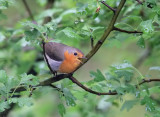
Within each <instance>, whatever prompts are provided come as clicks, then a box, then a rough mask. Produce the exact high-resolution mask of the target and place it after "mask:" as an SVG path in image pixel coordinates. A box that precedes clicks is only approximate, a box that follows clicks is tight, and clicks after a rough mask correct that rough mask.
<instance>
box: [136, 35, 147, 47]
mask: <svg viewBox="0 0 160 117" xmlns="http://www.w3.org/2000/svg"><path fill="white" fill-rule="evenodd" d="M137 45H138V46H139V47H140V48H145V41H144V39H143V38H142V37H141V38H140V39H139V40H138V41H137Z"/></svg>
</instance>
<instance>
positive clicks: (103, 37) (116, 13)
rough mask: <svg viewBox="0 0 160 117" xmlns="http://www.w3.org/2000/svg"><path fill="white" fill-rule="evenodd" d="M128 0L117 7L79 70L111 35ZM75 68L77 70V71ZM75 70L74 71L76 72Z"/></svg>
mask: <svg viewBox="0 0 160 117" xmlns="http://www.w3.org/2000/svg"><path fill="white" fill-rule="evenodd" d="M125 2H126V0H121V1H120V4H119V6H118V7H117V10H116V12H115V14H114V15H113V17H112V20H111V21H110V23H109V25H108V28H107V29H106V30H105V32H104V34H103V35H102V37H101V38H100V39H99V41H98V42H97V43H96V45H95V46H94V48H93V49H92V50H91V51H90V52H89V53H88V54H87V55H86V58H87V59H83V61H82V64H81V65H80V66H79V67H78V68H77V69H76V70H78V69H79V68H80V67H82V65H84V64H85V63H86V62H87V61H88V60H90V58H91V57H92V56H93V55H94V54H95V53H96V52H97V51H98V50H99V48H100V47H101V46H102V44H103V43H104V41H105V40H106V38H107V37H108V36H109V34H110V33H111V32H112V31H113V29H114V24H115V22H116V20H117V18H118V16H119V13H120V11H121V9H122V8H123V6H124V4H125ZM76 70H75V71H76ZM75 71H74V72H75Z"/></svg>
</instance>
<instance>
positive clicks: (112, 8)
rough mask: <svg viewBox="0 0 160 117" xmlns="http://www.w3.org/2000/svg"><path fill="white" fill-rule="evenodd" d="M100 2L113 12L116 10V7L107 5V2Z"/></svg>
mask: <svg viewBox="0 0 160 117" xmlns="http://www.w3.org/2000/svg"><path fill="white" fill-rule="evenodd" d="M101 3H102V4H104V5H105V6H106V7H108V8H109V9H110V10H112V11H113V12H114V13H115V12H116V9H114V8H112V7H111V6H109V5H108V4H107V3H105V2H104V1H101Z"/></svg>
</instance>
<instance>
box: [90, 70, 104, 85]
mask: <svg viewBox="0 0 160 117" xmlns="http://www.w3.org/2000/svg"><path fill="white" fill-rule="evenodd" d="M90 76H91V77H92V78H94V81H96V82H101V81H103V80H105V77H104V75H103V74H102V72H101V71H100V70H99V69H97V72H94V71H91V72H90Z"/></svg>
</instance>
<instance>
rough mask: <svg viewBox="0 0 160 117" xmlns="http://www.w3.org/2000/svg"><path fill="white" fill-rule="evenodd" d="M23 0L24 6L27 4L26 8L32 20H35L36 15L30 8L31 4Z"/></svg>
mask: <svg viewBox="0 0 160 117" xmlns="http://www.w3.org/2000/svg"><path fill="white" fill-rule="evenodd" d="M22 1H23V4H24V6H25V8H26V10H27V12H28V14H29V16H30V18H31V19H32V20H34V17H33V15H32V12H31V10H30V8H29V6H28V4H27V2H26V0H22Z"/></svg>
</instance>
